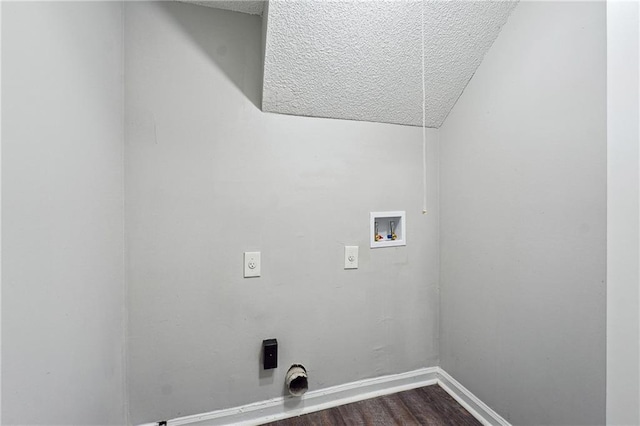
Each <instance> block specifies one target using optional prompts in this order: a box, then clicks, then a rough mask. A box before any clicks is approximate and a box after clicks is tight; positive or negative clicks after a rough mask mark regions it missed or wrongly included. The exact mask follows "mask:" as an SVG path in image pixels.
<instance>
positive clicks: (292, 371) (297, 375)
mask: <svg viewBox="0 0 640 426" xmlns="http://www.w3.org/2000/svg"><path fill="white" fill-rule="evenodd" d="M286 385H287V389H289V393H290V394H291V395H293V396H302V395H304V393H305V392H306V391H307V389H309V382H308V381H307V369H306V368H304V366H302V365H301V364H293V365H292V366H291V367H290V368H289V371H287V376H286Z"/></svg>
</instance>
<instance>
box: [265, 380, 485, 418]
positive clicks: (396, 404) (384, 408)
mask: <svg viewBox="0 0 640 426" xmlns="http://www.w3.org/2000/svg"><path fill="white" fill-rule="evenodd" d="M268 425H269V426H334V425H336V426H338V425H345V426H347V425H348V426H352V425H358V426H364V425H366V426H373V425H376V426H377V425H380V426H383V425H384V426H393V425H430V426H442V425H451V426H454V425H455V426H478V425H481V423H480V422H479V421H478V420H476V418H475V417H473V416H472V415H471V414H470V413H469V412H468V411H467V410H465V409H464V408H463V407H462V405H460V404H459V403H458V402H457V401H456V400H455V399H453V398H452V397H451V395H449V394H448V393H447V392H445V390H444V389H442V388H441V387H440V386H438V385H433V386H427V387H424V388H418V389H413V390H409V391H405V392H399V393H395V394H392V395H386V396H381V397H378V398H373V399H367V400H365V401H360V402H354V403H353V404H347V405H341V406H339V407H335V408H330V409H328V410H323V411H318V412H315V413H311V414H305V415H303V416H299V417H292V418H289V419H285V420H280V421H277V422H272V423H268Z"/></svg>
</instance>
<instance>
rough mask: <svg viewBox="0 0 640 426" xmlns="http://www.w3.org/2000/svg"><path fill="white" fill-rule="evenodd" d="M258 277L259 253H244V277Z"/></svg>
mask: <svg viewBox="0 0 640 426" xmlns="http://www.w3.org/2000/svg"><path fill="white" fill-rule="evenodd" d="M259 276H260V252H259V251H245V252H244V277H245V278H250V277H259Z"/></svg>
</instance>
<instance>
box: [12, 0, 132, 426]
mask: <svg viewBox="0 0 640 426" xmlns="http://www.w3.org/2000/svg"><path fill="white" fill-rule="evenodd" d="M2 8H3V11H2V12H3V13H2V420H3V424H7V425H12V424H43V425H53V424H65V425H69V424H78V425H80V424H83V425H89V424H123V423H124V422H125V414H124V411H125V410H124V402H125V398H124V384H123V353H122V352H123V341H124V339H123V337H124V335H123V333H124V325H123V318H124V317H123V304H124V286H123V279H124V273H123V271H124V265H123V243H124V241H123V215H122V203H123V185H122V179H123V165H122V154H123V120H122V113H123V106H122V102H123V97H122V94H123V91H122V67H123V64H122V52H123V47H122V42H123V40H122V5H121V4H119V3H48V2H47V3H24V2H23V3H17V2H16V3H12V2H4V3H3V4H2Z"/></svg>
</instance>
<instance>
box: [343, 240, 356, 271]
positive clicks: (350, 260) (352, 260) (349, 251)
mask: <svg viewBox="0 0 640 426" xmlns="http://www.w3.org/2000/svg"><path fill="white" fill-rule="evenodd" d="M344 269H358V246H344Z"/></svg>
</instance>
